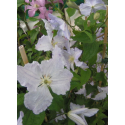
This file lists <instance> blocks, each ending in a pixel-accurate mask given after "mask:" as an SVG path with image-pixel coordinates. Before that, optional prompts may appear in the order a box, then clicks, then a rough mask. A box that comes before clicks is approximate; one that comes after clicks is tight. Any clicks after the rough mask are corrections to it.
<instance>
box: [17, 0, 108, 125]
mask: <svg viewBox="0 0 125 125" xmlns="http://www.w3.org/2000/svg"><path fill="white" fill-rule="evenodd" d="M25 2H27V3H29V4H30V5H26V7H25V10H27V9H28V13H29V16H30V17H32V16H34V14H35V12H36V11H37V10H39V11H40V12H41V13H40V15H39V18H42V19H43V21H44V23H45V28H46V30H47V35H46V36H45V35H43V36H42V37H41V38H39V39H38V42H37V44H36V45H35V49H36V50H38V51H51V52H52V58H51V59H49V60H44V61H42V62H41V63H38V62H36V61H33V62H32V63H27V64H25V66H17V79H18V81H19V82H20V84H21V85H22V86H24V87H27V90H28V92H27V93H26V94H25V96H24V105H25V106H26V107H27V108H28V109H30V110H32V111H33V113H34V114H39V113H41V112H43V111H45V110H46V109H47V108H48V107H49V106H50V105H51V103H52V101H53V96H52V94H51V92H50V89H51V90H52V92H54V93H56V94H57V95H65V94H66V92H67V91H69V90H70V82H71V79H72V77H73V74H72V73H71V72H70V68H71V69H72V71H74V70H75V67H80V68H82V69H83V70H86V69H87V68H89V67H88V66H87V64H86V62H82V61H79V59H80V57H81V54H82V50H80V49H78V48H77V47H75V48H72V46H73V45H74V44H75V43H76V41H73V40H72V39H71V38H70V32H69V30H68V27H67V24H66V23H65V21H63V20H62V19H60V18H58V17H56V16H54V15H52V14H51V13H52V11H51V10H47V9H46V7H45V4H48V3H49V2H48V1H47V0H46V1H45V0H32V2H29V0H25ZM55 2H60V3H63V1H62V0H59V1H58V0H55V1H54V3H55ZM99 9H105V6H104V5H103V2H102V1H101V0H100V1H99V0H95V1H91V0H86V2H85V3H84V4H81V5H80V11H81V13H82V14H83V15H85V16H87V15H89V14H90V12H96V10H99ZM84 10H85V11H84ZM45 18H46V19H47V20H46V19H45ZM48 19H49V20H48ZM53 30H57V34H56V35H55V36H53ZM99 31H100V30H99ZM100 32H101V31H100ZM97 35H99V34H97ZM101 60H102V57H101V55H100V54H98V58H97V62H101ZM86 84H88V83H86ZM86 84H84V85H83V88H82V89H80V90H79V91H78V92H75V94H83V95H84V96H85V97H86V98H91V95H92V94H93V93H90V94H89V95H86V89H85V85H86ZM90 84H91V85H94V82H93V81H92V82H91V83H90ZM98 91H99V93H98V94H97V95H96V96H95V98H91V99H93V100H102V99H104V98H106V95H107V94H108V87H98ZM70 109H71V111H69V112H68V114H67V115H68V117H69V118H70V119H71V120H72V121H74V122H75V123H76V124H77V125H87V122H86V120H85V116H86V117H91V116H93V115H95V114H96V113H97V112H98V110H99V109H96V108H92V109H88V108H85V105H82V106H80V105H76V104H73V103H70ZM61 112H62V113H63V112H64V111H63V109H61ZM23 116H24V114H23V112H22V111H21V112H20V117H19V119H18V124H19V125H22V117H23ZM65 118H66V116H65V115H61V116H60V114H59V113H57V118H56V119H55V120H56V122H57V121H58V120H63V119H65Z"/></svg>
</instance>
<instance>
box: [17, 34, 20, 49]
mask: <svg viewBox="0 0 125 125" xmlns="http://www.w3.org/2000/svg"><path fill="white" fill-rule="evenodd" d="M17 42H18V47H19V46H20V40H19V33H18V32H17Z"/></svg>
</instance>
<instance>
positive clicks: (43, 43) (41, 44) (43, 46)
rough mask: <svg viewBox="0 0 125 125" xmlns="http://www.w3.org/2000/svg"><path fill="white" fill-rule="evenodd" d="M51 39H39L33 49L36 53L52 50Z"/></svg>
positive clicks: (44, 37)
mask: <svg viewBox="0 0 125 125" xmlns="http://www.w3.org/2000/svg"><path fill="white" fill-rule="evenodd" d="M51 39H52V38H51V37H50V36H44V35H43V36H42V37H41V38H39V40H38V43H37V44H36V45H35V49H36V50H38V51H42V50H43V51H49V50H52V49H53V46H52V44H51Z"/></svg>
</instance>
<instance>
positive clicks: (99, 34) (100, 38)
mask: <svg viewBox="0 0 125 125" xmlns="http://www.w3.org/2000/svg"><path fill="white" fill-rule="evenodd" d="M97 30H98V32H97V33H96V37H99V36H101V35H102V34H104V33H101V32H102V28H99V29H98V28H97ZM97 30H96V31H97ZM103 39H104V38H103V36H101V37H99V38H97V39H96V40H97V41H101V40H103Z"/></svg>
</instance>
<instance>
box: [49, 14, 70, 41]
mask: <svg viewBox="0 0 125 125" xmlns="http://www.w3.org/2000/svg"><path fill="white" fill-rule="evenodd" d="M48 16H49V18H50V20H49V22H50V23H51V25H52V27H53V29H55V30H58V32H57V35H59V36H64V37H65V38H67V39H68V40H69V39H70V32H69V30H68V27H67V24H66V23H65V22H64V21H63V20H62V19H60V18H58V17H56V16H54V15H52V14H50V13H49V14H48Z"/></svg>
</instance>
